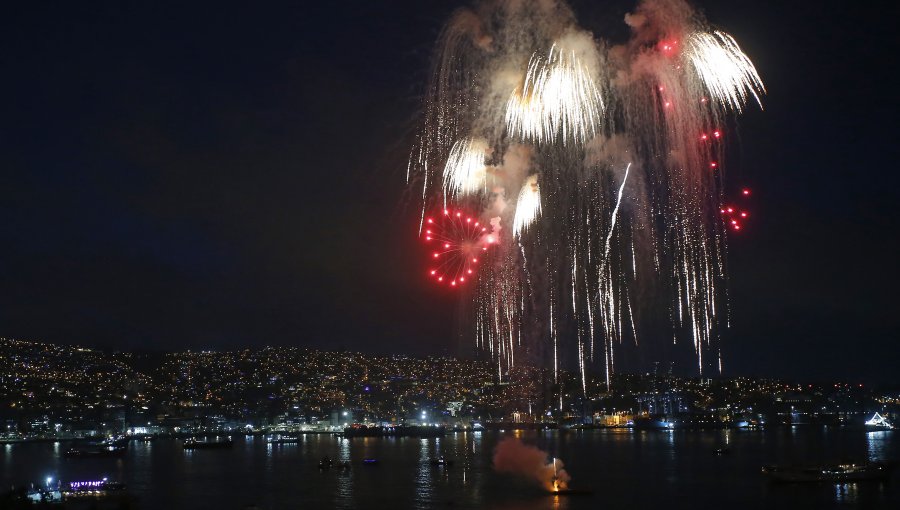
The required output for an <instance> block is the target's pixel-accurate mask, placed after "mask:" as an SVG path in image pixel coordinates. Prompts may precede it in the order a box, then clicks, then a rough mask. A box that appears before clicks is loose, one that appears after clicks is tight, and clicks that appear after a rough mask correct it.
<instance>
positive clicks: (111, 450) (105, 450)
mask: <svg viewBox="0 0 900 510" xmlns="http://www.w3.org/2000/svg"><path fill="white" fill-rule="evenodd" d="M125 451H126V448H125V447H124V446H113V445H108V446H90V447H87V448H70V449H68V450H66V452H65V454H64V455H65V456H66V457H67V458H70V459H92V458H103V457H122V456H124V455H125Z"/></svg>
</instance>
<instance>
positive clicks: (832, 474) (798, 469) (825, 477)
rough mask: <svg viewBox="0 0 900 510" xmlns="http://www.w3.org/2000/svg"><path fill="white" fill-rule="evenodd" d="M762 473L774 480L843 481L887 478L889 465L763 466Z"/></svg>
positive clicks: (792, 481) (785, 481) (863, 463)
mask: <svg viewBox="0 0 900 510" xmlns="http://www.w3.org/2000/svg"><path fill="white" fill-rule="evenodd" d="M762 471H763V474H765V475H766V476H768V477H769V479H771V480H772V481H774V482H784V483H803V482H820V483H845V482H861V481H867V480H887V479H888V478H889V477H890V475H891V468H890V466H889V465H887V464H884V463H881V462H862V463H840V464H823V465H814V466H764V467H763V469H762Z"/></svg>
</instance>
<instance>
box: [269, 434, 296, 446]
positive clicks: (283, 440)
mask: <svg viewBox="0 0 900 510" xmlns="http://www.w3.org/2000/svg"><path fill="white" fill-rule="evenodd" d="M299 442H300V437H299V436H278V437H273V438H270V439H269V444H296V443H299Z"/></svg>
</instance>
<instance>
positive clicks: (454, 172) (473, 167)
mask: <svg viewBox="0 0 900 510" xmlns="http://www.w3.org/2000/svg"><path fill="white" fill-rule="evenodd" d="M487 151H488V144H487V141H486V140H484V139H482V138H463V139H462V140H459V141H457V142H456V143H455V144H453V148H452V149H450V156H449V157H448V158H447V164H446V165H444V194H445V195H446V196H448V197H450V198H454V197H456V196H457V195H468V194H474V193H478V192H479V191H481V190H483V189H484V188H485V186H486V185H487V181H486V179H487V169H486V168H485V164H484V158H485V154H486V153H487Z"/></svg>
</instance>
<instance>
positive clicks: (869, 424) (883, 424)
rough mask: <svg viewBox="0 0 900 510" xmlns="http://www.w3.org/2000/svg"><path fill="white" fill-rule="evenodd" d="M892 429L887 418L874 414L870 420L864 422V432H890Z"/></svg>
mask: <svg viewBox="0 0 900 510" xmlns="http://www.w3.org/2000/svg"><path fill="white" fill-rule="evenodd" d="M893 428H894V426H893V425H891V422H889V421H888V419H887V418H885V417H884V416H881V415H880V414H879V413H875V415H874V416H872V418H871V419H869V420H866V430H892V429H893Z"/></svg>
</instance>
